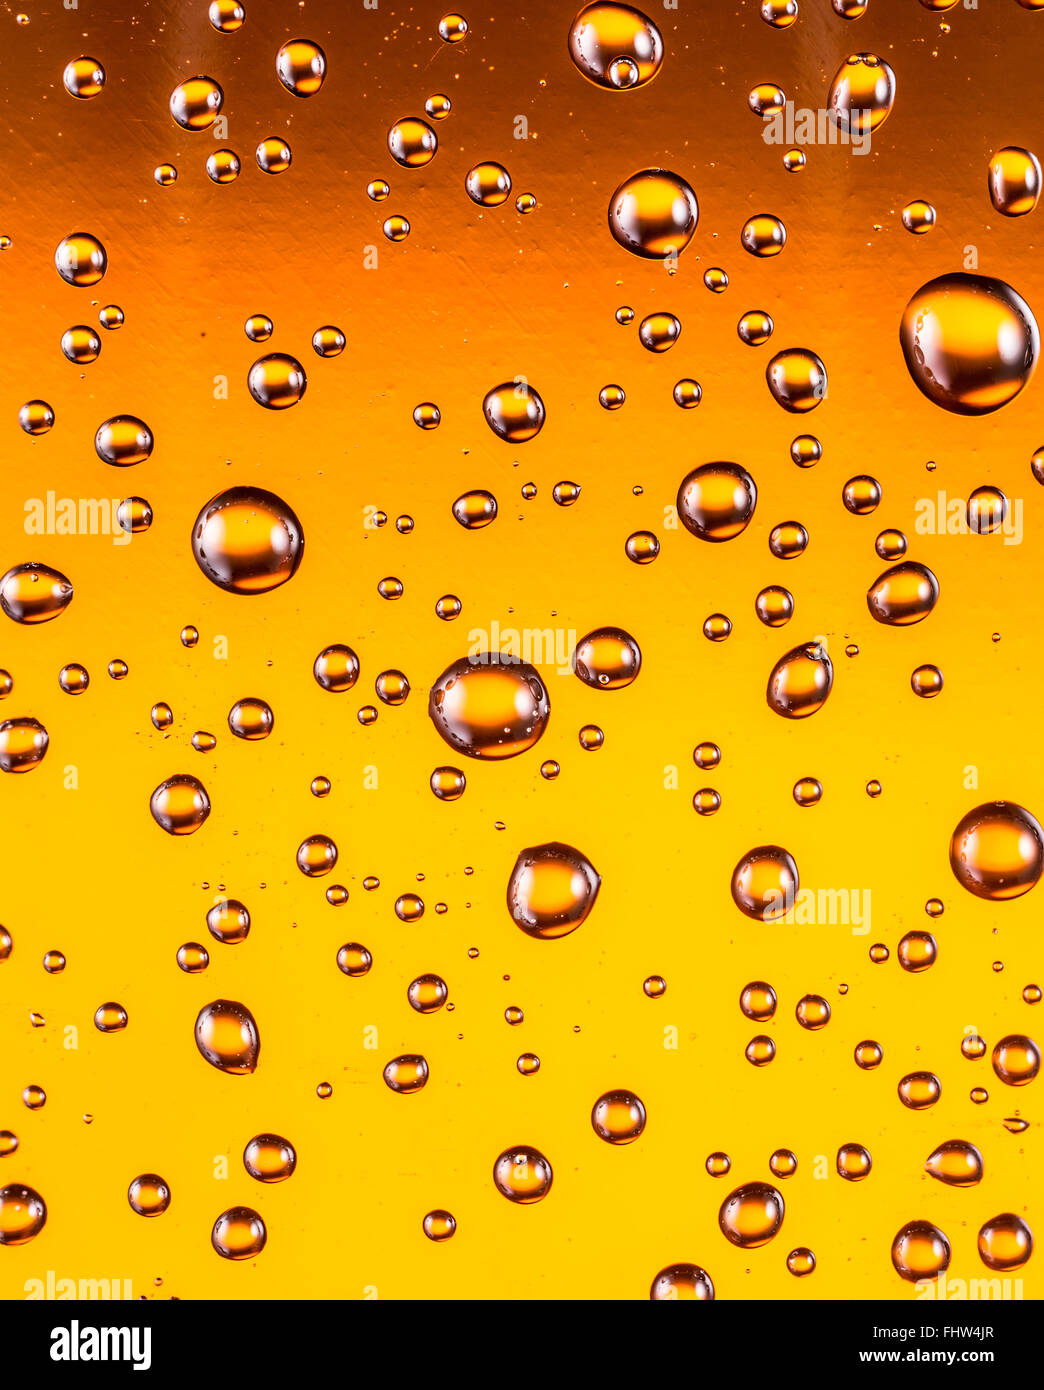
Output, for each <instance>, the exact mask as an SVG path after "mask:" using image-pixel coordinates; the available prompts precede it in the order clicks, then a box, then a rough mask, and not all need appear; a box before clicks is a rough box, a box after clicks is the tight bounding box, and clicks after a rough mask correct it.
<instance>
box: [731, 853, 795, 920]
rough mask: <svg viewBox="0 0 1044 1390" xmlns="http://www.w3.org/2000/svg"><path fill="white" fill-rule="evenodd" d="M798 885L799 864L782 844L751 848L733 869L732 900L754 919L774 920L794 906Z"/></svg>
mask: <svg viewBox="0 0 1044 1390" xmlns="http://www.w3.org/2000/svg"><path fill="white" fill-rule="evenodd" d="M798 886H799V880H798V870H797V864H796V863H795V862H794V858H793V856H792V855H791V854H790V853H789V852H788V851H787V850H785V849H782V848H781V847H780V846H779V845H759V846H758V847H757V848H756V849H752V850H749V851H748V852H747V853H746V854H745V855H744V856H743V858H742V859H741V860H740V861H739V863H738V864H737V865H736V867H735V869H733V871H732V900H733V902H734V903H735V904H736V906H737V907H738V908H739V910H740V911H741V912H742V913H744V914H745V915H746V916H747V917H750V918H751V919H752V920H753V921H755V922H759V921H760V922H775V921H778V920H779V918H781V917H784V916H785V915H786V913H787V912H788V911H789V909H790V908H791V907H792V906H793V904H794V900H795V898H796V896H797V892H798Z"/></svg>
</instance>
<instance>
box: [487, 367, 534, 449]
mask: <svg viewBox="0 0 1044 1390" xmlns="http://www.w3.org/2000/svg"><path fill="white" fill-rule="evenodd" d="M482 413H483V415H484V416H485V417H486V423H487V424H488V425H489V427H490V429H491V430H492V431H493V433H494V434H495V435H496V436H497V437H498V438H499V439H503V440H504V441H505V443H507V444H524V443H526V441H527V440H530V439H533V438H535V436H536V435H538V434H539V433H540V431H541V430H542V429H543V427H544V419H545V414H546V412H545V410H544V402H543V401H542V400H541V398H540V396H539V394H538V393H537V392H536V391H535V390H534V389H533V387H532V386H530V385H529V383H528V382H527V381H526V380H525V378H524V377H517V378H516V379H515V380H514V381H506V382H503V383H502V384H501V385H500V386H494V388H493V390H492V391H489V392H487V393H486V397H485V399H484V400H483V402H482Z"/></svg>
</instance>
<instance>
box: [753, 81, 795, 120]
mask: <svg viewBox="0 0 1044 1390" xmlns="http://www.w3.org/2000/svg"><path fill="white" fill-rule="evenodd" d="M786 104H787V95H786V93H785V92H784V90H783V88H782V87H777V86H776V84H775V83H774V82H759V83H758V85H757V86H756V87H754V88H752V89H751V91H750V92H749V94H748V96H747V105H748V106H749V107H750V109H751V111H753V113H754V115H755V116H774V115H775V114H776V112H777V111H782V110H783V108H784V107H785V106H786Z"/></svg>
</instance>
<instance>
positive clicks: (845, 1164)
mask: <svg viewBox="0 0 1044 1390" xmlns="http://www.w3.org/2000/svg"><path fill="white" fill-rule="evenodd" d="M836 1167H837V1174H838V1177H841V1178H846V1179H847V1180H848V1181H849V1182H862V1180H863V1179H864V1178H865V1177H868V1176H869V1173H870V1169H871V1168H872V1167H873V1159H872V1158H871V1157H870V1150H869V1149H866V1148H864V1147H863V1145H862V1144H842V1145H841V1147H840V1148H839V1149H838V1151H837V1160H836Z"/></svg>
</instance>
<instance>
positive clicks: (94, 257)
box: [54, 232, 108, 288]
mask: <svg viewBox="0 0 1044 1390" xmlns="http://www.w3.org/2000/svg"><path fill="white" fill-rule="evenodd" d="M107 265H108V258H107V256H106V254H105V247H104V246H103V245H102V244H101V242H100V241H99V240H98V238H97V237H96V236H92V235H91V233H90V232H72V233H71V234H70V235H69V236H67V237H65V238H64V239H63V240H62V241H60V242H59V243H58V246H57V247H56V249H55V253H54V268H55V270H57V272H58V274H59V275H60V276H61V277H62V279H63V280H64V281H65V282H66V284H68V285H77V286H78V287H80V288H83V287H85V286H88V285H96V284H97V283H98V281H99V280H100V279H101V278H102V276H103V275H104V274H105V270H106V267H107Z"/></svg>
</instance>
